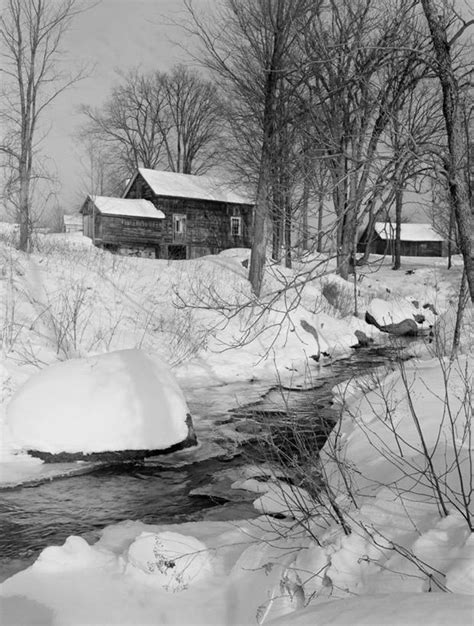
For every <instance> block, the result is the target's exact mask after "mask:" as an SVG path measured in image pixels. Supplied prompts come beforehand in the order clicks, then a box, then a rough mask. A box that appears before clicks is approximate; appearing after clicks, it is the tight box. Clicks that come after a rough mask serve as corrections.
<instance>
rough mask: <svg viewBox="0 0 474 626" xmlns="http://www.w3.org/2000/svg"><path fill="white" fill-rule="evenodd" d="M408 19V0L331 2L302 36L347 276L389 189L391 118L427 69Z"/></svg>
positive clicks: (314, 125)
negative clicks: (366, 222)
mask: <svg viewBox="0 0 474 626" xmlns="http://www.w3.org/2000/svg"><path fill="white" fill-rule="evenodd" d="M411 19H414V18H413V6H412V4H411V3H410V2H408V1H406V0H398V1H397V2H395V3H393V4H390V5H388V3H374V2H372V1H371V0H328V2H326V3H324V4H323V5H322V7H321V10H320V11H318V12H316V13H315V14H314V18H313V19H312V20H311V22H309V23H308V27H307V29H306V31H305V33H304V34H303V36H302V37H301V40H300V41H301V45H302V51H301V52H300V55H301V56H302V57H303V58H305V60H306V63H305V64H304V65H303V66H302V72H301V81H302V82H304V83H305V85H306V91H305V92H304V93H303V97H304V98H305V99H307V111H308V116H309V117H310V119H311V118H312V119H311V123H310V124H309V125H308V128H309V132H310V133H311V134H312V136H313V138H314V142H315V143H316V144H317V145H318V146H319V148H320V151H321V152H320V154H321V156H322V158H324V159H325V162H326V164H327V167H328V169H329V171H330V173H331V179H332V190H333V191H332V196H333V198H332V200H333V206H334V212H335V218H336V226H337V255H338V270H339V272H340V274H341V276H342V277H343V278H347V277H348V275H349V273H350V271H351V268H352V264H353V259H354V254H355V248H356V244H357V231H358V227H359V226H360V224H361V222H362V218H363V217H364V216H366V215H367V214H368V211H369V209H370V208H373V207H374V206H375V205H376V201H377V199H379V197H380V194H381V192H382V191H383V189H384V187H386V186H387V160H386V154H384V147H383V144H384V141H385V138H386V135H387V133H388V129H389V125H390V122H391V120H392V119H393V115H394V113H395V112H396V111H397V110H399V109H401V108H402V106H403V104H404V102H405V100H406V99H407V97H408V96H409V94H410V93H411V91H412V90H413V89H414V88H415V86H416V85H417V84H418V82H419V81H420V80H421V79H422V77H423V76H424V75H425V73H426V68H425V66H424V64H423V63H422V55H421V54H420V53H421V51H422V50H423V47H424V45H425V41H424V39H423V37H421V36H420V34H419V33H418V32H417V33H415V32H414V31H413V29H412V28H411ZM388 165H389V168H392V170H393V163H390V164H388Z"/></svg>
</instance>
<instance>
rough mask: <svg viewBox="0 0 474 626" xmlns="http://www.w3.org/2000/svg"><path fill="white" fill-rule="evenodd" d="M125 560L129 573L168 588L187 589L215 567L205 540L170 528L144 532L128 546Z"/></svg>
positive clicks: (174, 589) (146, 581)
mask: <svg viewBox="0 0 474 626" xmlns="http://www.w3.org/2000/svg"><path fill="white" fill-rule="evenodd" d="M126 561H127V565H126V568H125V571H126V573H127V574H128V575H131V576H133V577H134V578H137V579H138V580H140V581H142V582H145V583H151V584H153V585H158V586H160V587H163V588H164V589H166V590H167V591H182V590H184V589H187V588H188V587H189V585H190V584H191V583H194V582H197V581H198V580H201V579H203V578H204V577H206V576H207V575H208V574H209V573H211V571H212V567H211V557H210V553H209V550H208V549H207V548H206V546H205V544H203V543H202V541H199V539H196V538H195V537H189V536H186V535H181V534H180V533H175V532H170V531H165V532H161V533H149V532H143V533H141V535H139V537H137V539H135V541H134V542H133V543H132V545H131V546H130V547H129V549H128V552H127V555H126Z"/></svg>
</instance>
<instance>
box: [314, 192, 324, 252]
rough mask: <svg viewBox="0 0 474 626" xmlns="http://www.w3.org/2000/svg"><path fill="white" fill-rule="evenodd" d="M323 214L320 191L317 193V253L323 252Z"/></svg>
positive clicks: (322, 201) (322, 195)
mask: <svg viewBox="0 0 474 626" xmlns="http://www.w3.org/2000/svg"><path fill="white" fill-rule="evenodd" d="M323 213H324V191H323V190H322V189H320V190H319V193H318V241H317V244H316V250H317V251H318V252H322V251H323Z"/></svg>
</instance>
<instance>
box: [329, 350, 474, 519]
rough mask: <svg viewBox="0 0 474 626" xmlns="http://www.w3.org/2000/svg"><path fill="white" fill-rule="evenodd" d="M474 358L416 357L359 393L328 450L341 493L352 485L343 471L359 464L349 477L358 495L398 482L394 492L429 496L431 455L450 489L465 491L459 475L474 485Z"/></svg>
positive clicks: (335, 485)
mask: <svg viewBox="0 0 474 626" xmlns="http://www.w3.org/2000/svg"><path fill="white" fill-rule="evenodd" d="M473 364H474V361H473V360H472V358H466V357H460V358H459V360H456V361H454V362H452V363H450V362H449V361H448V360H438V359H431V360H429V361H421V362H410V363H407V364H405V365H404V367H403V370H401V371H399V370H397V371H395V372H393V373H392V374H389V375H388V376H387V377H386V378H385V379H384V380H380V381H379V385H378V386H377V387H375V388H374V389H373V390H372V391H369V392H368V393H363V394H362V395H359V396H357V395H353V396H352V400H351V399H349V405H348V407H347V410H346V412H345V414H344V417H343V419H342V422H341V424H340V426H339V428H338V429H337V430H336V431H333V433H332V435H331V437H330V438H329V441H328V443H327V444H326V445H325V447H324V449H323V451H322V459H323V463H324V469H325V473H326V476H327V479H328V480H329V482H330V485H331V488H332V489H333V490H334V492H335V493H344V492H345V491H346V488H345V485H346V479H347V477H346V476H344V473H345V472H347V471H350V468H351V467H353V468H357V471H356V472H352V471H351V478H350V481H351V485H352V490H353V495H355V496H356V497H360V496H362V495H363V496H368V495H370V494H372V495H373V494H374V493H376V492H377V491H378V490H379V489H380V488H381V487H382V486H384V485H392V488H393V491H394V493H399V494H406V497H409V498H410V499H417V500H423V499H427V498H428V499H429V498H430V497H432V496H433V484H432V481H430V479H429V472H427V470H426V463H427V458H426V457H427V456H428V455H429V456H430V458H431V462H432V466H433V471H436V472H438V473H439V475H440V476H441V477H442V479H441V480H442V485H443V489H444V488H446V489H448V488H449V489H454V490H455V492H456V493H460V485H459V484H458V481H459V480H461V476H464V480H465V481H467V482H466V483H465V484H469V483H470V480H471V478H470V472H471V471H472V466H471V465H470V461H469V458H470V454H471V452H470V449H469V446H470V440H469V437H467V435H466V433H468V432H469V424H470V419H471V411H472V408H471V405H470V400H469V390H470V389H472V370H473ZM466 394H467V395H466ZM335 450H337V458H335V456H334V455H335V452H334V451H335ZM456 458H457V464H454V461H455V459H456ZM457 467H459V472H460V473H458V471H457ZM449 468H451V470H450V469H449ZM452 468H454V469H452ZM473 513H474V510H473Z"/></svg>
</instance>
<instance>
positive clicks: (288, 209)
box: [285, 186, 293, 269]
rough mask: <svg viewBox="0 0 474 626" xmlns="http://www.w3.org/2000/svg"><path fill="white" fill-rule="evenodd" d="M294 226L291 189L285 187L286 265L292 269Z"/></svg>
mask: <svg viewBox="0 0 474 626" xmlns="http://www.w3.org/2000/svg"><path fill="white" fill-rule="evenodd" d="M292 226H293V211H292V206H291V199H290V190H289V188H288V187H287V186H286V188H285V267H287V268H288V269H291V250H292V246H291V230H292Z"/></svg>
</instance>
